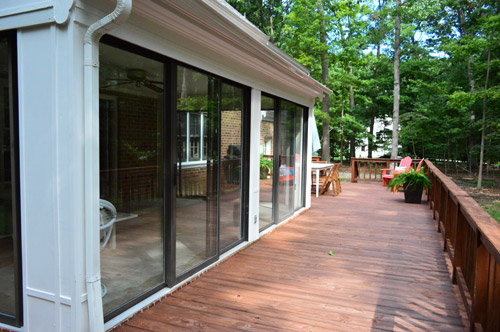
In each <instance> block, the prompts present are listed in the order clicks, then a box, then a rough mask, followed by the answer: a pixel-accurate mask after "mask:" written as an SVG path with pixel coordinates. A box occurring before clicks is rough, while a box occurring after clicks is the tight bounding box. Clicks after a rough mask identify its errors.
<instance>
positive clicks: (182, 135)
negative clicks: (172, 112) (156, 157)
mask: <svg viewBox="0 0 500 332" xmlns="http://www.w3.org/2000/svg"><path fill="white" fill-rule="evenodd" d="M177 147H178V149H177V150H178V151H177V155H178V158H179V159H180V160H181V161H187V113H186V112H178V113H177Z"/></svg>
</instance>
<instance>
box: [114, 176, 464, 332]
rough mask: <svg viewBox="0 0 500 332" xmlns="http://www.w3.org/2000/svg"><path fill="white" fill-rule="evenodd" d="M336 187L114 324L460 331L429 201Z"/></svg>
mask: <svg viewBox="0 0 500 332" xmlns="http://www.w3.org/2000/svg"><path fill="white" fill-rule="evenodd" d="M342 185H343V192H342V194H341V195H340V196H337V197H332V196H331V195H327V196H322V197H320V198H313V202H312V209H311V210H310V211H308V212H307V213H305V214H303V215H301V216H299V217H297V218H296V219H294V220H292V221H290V222H289V223H287V224H286V225H283V226H282V227H279V228H277V229H276V230H275V231H273V232H272V233H269V234H267V235H265V236H264V237H263V238H261V239H260V240H259V241H257V242H256V243H255V244H253V245H251V246H250V247H248V248H246V249H244V250H242V251H240V252H239V253H237V254H236V255H234V256H233V257H231V258H229V259H228V260H226V261H224V262H223V263H221V264H220V265H218V266H216V267H215V268H213V269H211V270H210V271H208V272H207V273H205V274H203V275H202V276H201V277H200V278H198V279H196V280H195V281H193V282H191V283H190V284H189V285H188V286H186V287H183V288H182V289H180V290H178V291H176V292H174V293H173V294H171V295H170V296H168V297H167V298H165V299H164V300H163V301H161V302H159V303H157V304H156V305H155V306H153V307H151V308H149V309H147V310H145V311H144V312H142V313H140V314H138V315H136V316H135V317H133V318H132V319H130V320H129V321H127V322H125V323H124V324H123V325H122V326H121V327H119V328H117V329H116V330H114V331H122V332H123V331H193V330H196V331H236V330H252V331H254V330H255V331H465V330H466V326H464V324H467V322H465V319H463V316H464V314H463V310H462V309H460V307H459V298H458V295H457V290H456V289H455V287H456V286H453V285H452V283H451V279H450V274H449V267H448V265H447V262H446V260H445V255H444V253H443V249H442V243H441V240H440V238H439V235H438V233H437V232H436V226H435V222H434V221H433V219H432V214H431V212H430V210H429V206H428V205H427V204H424V203H422V204H421V205H414V204H405V203H404V199H403V195H402V194H391V193H389V192H388V191H386V190H385V188H383V187H382V186H381V185H380V184H378V185H375V184H352V183H343V184H342ZM329 251H333V252H334V255H329V254H328V252H329ZM460 305H461V304H460ZM464 322H465V323H464Z"/></svg>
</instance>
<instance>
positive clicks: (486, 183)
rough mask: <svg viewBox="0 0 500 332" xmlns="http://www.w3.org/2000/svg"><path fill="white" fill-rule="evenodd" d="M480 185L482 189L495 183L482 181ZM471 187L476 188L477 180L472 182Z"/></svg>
mask: <svg viewBox="0 0 500 332" xmlns="http://www.w3.org/2000/svg"><path fill="white" fill-rule="evenodd" d="M481 185H482V186H483V187H493V186H494V185H495V182H494V181H487V180H483V181H481ZM471 187H477V179H476V180H474V182H473V183H472V185H471Z"/></svg>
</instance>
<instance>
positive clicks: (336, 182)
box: [333, 163, 342, 196]
mask: <svg viewBox="0 0 500 332" xmlns="http://www.w3.org/2000/svg"><path fill="white" fill-rule="evenodd" d="M340 165H341V164H340V163H338V164H335V165H334V166H335V170H334V171H333V184H334V187H333V196H337V195H339V194H340V193H341V192H342V186H341V185H340V174H339V171H340Z"/></svg>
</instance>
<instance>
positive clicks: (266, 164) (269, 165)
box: [260, 154, 273, 180]
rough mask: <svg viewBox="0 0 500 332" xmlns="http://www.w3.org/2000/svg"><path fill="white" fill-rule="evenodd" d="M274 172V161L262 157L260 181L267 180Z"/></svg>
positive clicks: (262, 155)
mask: <svg viewBox="0 0 500 332" xmlns="http://www.w3.org/2000/svg"><path fill="white" fill-rule="evenodd" d="M272 170H273V160H272V159H269V158H264V154H261V155H260V179H261V180H264V179H267V175H268V174H269V173H270V172H271V171H272Z"/></svg>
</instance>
